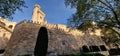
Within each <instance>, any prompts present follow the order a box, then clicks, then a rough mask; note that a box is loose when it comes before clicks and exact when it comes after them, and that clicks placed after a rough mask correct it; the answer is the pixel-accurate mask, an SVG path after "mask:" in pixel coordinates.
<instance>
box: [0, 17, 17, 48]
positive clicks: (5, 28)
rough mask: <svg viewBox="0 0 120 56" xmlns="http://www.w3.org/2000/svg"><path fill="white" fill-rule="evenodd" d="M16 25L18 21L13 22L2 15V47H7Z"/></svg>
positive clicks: (0, 27)
mask: <svg viewBox="0 0 120 56" xmlns="http://www.w3.org/2000/svg"><path fill="white" fill-rule="evenodd" d="M15 25H16V22H11V21H8V20H6V19H4V18H2V17H0V49H5V48H6V45H7V42H8V41H9V39H10V36H11V34H12V32H13V29H14V27H15Z"/></svg>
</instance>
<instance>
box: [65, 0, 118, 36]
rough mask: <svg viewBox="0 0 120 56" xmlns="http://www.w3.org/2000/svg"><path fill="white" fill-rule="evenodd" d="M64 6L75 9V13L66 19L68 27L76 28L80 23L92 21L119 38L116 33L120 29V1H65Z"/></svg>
mask: <svg viewBox="0 0 120 56" xmlns="http://www.w3.org/2000/svg"><path fill="white" fill-rule="evenodd" d="M65 4H66V6H71V8H76V13H75V14H72V17H70V18H69V19H68V23H69V26H71V27H76V28H78V27H80V24H81V22H84V21H86V20H92V21H94V22H95V23H96V24H97V25H98V26H102V27H107V28H109V29H111V30H113V31H114V32H116V33H117V34H118V35H119V37H120V33H119V32H118V31H116V29H120V0H65Z"/></svg>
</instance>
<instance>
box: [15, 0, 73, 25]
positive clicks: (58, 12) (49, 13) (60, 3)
mask: <svg viewBox="0 0 120 56" xmlns="http://www.w3.org/2000/svg"><path fill="white" fill-rule="evenodd" d="M25 2H26V5H27V6H28V8H22V9H23V12H21V11H18V10H17V11H16V12H15V14H14V15H13V17H14V18H13V21H15V22H20V21H22V20H24V19H26V20H31V18H32V12H33V8H34V4H39V5H40V7H41V10H42V11H43V12H44V13H45V14H46V17H45V20H46V21H47V22H49V23H52V24H67V19H68V18H69V17H70V16H71V14H73V13H74V12H75V9H71V8H70V7H66V6H65V4H64V0H25Z"/></svg>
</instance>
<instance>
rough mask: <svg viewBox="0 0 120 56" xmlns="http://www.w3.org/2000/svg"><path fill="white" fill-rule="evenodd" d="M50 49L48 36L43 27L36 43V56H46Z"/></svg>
mask: <svg viewBox="0 0 120 56" xmlns="http://www.w3.org/2000/svg"><path fill="white" fill-rule="evenodd" d="M47 48H48V34H47V29H46V28H45V27H41V28H40V30H39V32H38V36H37V41H36V46H35V49H34V55H35V56H46V54H47Z"/></svg>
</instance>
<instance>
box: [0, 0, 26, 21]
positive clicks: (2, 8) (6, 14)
mask: <svg viewBox="0 0 120 56" xmlns="http://www.w3.org/2000/svg"><path fill="white" fill-rule="evenodd" d="M22 7H27V6H25V1H24V0H0V16H1V17H3V18H10V19H12V15H13V14H14V13H15V11H16V10H17V9H18V10H20V11H22Z"/></svg>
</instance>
